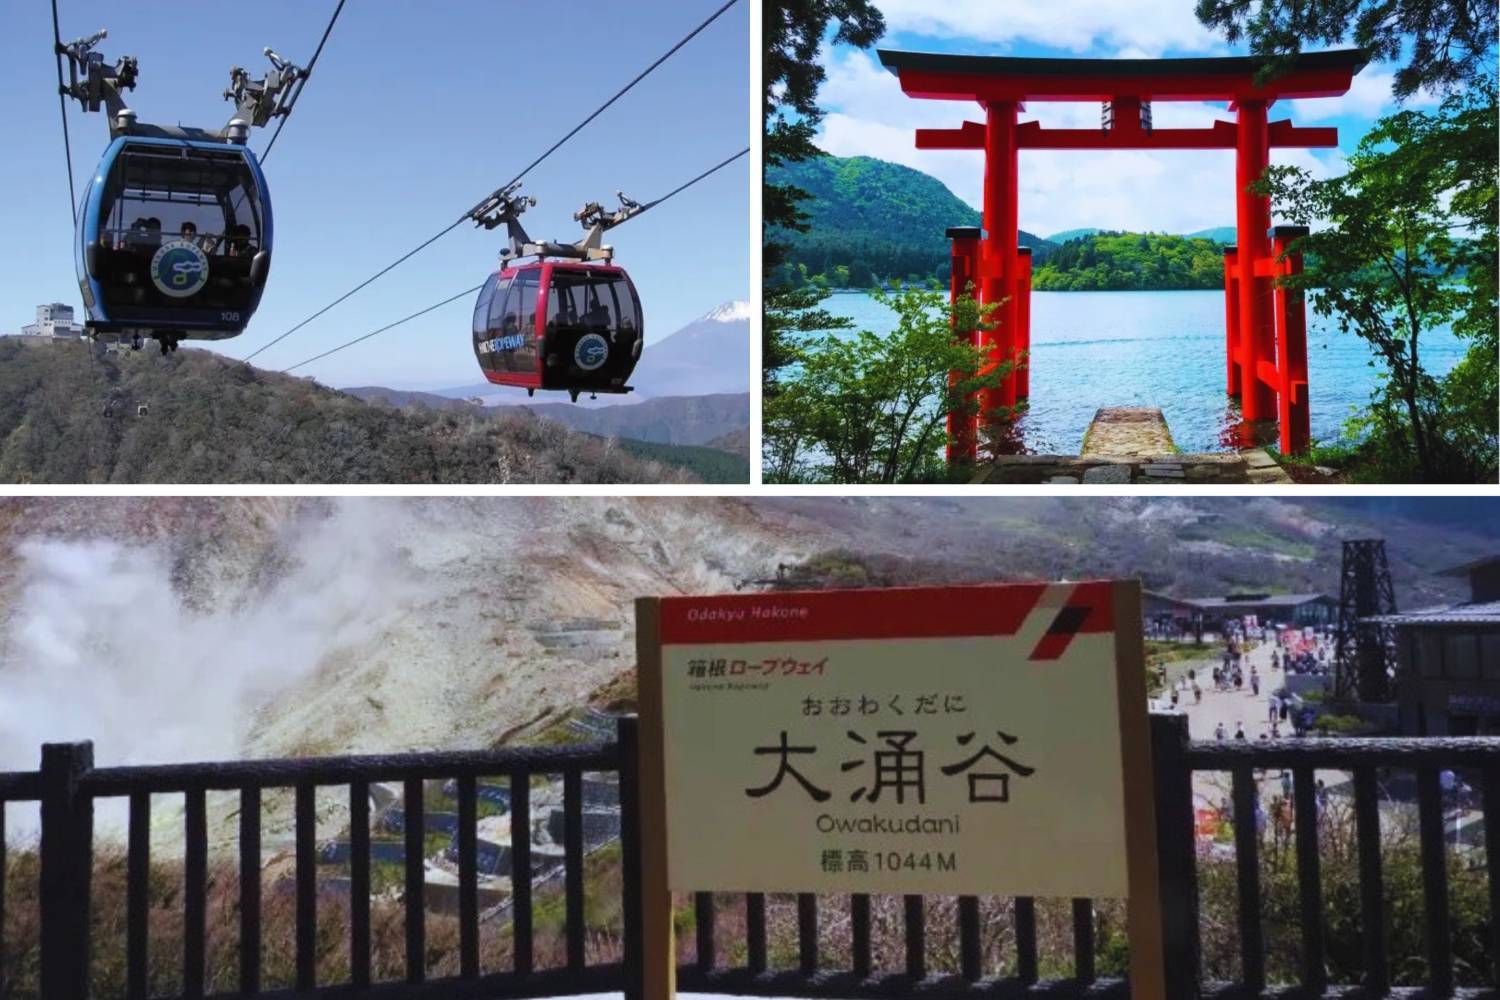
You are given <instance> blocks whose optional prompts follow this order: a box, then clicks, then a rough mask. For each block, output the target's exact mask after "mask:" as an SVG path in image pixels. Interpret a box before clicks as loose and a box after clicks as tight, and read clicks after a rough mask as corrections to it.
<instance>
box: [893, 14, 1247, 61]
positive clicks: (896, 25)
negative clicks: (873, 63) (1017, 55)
mask: <svg viewBox="0 0 1500 1000" xmlns="http://www.w3.org/2000/svg"><path fill="white" fill-rule="evenodd" d="M879 7H880V11H881V13H882V14H884V15H885V20H886V25H887V28H888V29H889V30H890V31H891V32H893V33H894V32H911V33H914V34H918V35H927V36H930V37H934V38H963V39H968V40H971V41H975V42H981V43H990V44H1013V43H1017V42H1032V43H1035V44H1039V45H1047V46H1051V47H1054V48H1059V49H1065V50H1067V51H1070V52H1087V51H1089V50H1090V49H1093V48H1095V47H1103V48H1106V49H1109V50H1110V51H1115V52H1120V53H1125V52H1128V53H1130V54H1131V55H1132V56H1134V57H1136V58H1155V57H1157V56H1160V55H1163V54H1164V53H1166V52H1168V51H1176V52H1216V51H1221V50H1222V49H1223V45H1224V43H1223V40H1222V39H1220V38H1219V37H1218V36H1216V35H1214V34H1213V33H1212V32H1210V31H1209V30H1208V29H1207V28H1205V27H1203V25H1201V24H1199V23H1198V19H1197V18H1196V17H1194V16H1193V6H1192V4H1190V3H1185V2H1183V0H1049V2H1048V3H1031V2H1023V0H943V2H941V3H935V2H933V0H880V2H879Z"/></svg>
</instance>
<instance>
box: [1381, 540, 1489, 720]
mask: <svg viewBox="0 0 1500 1000" xmlns="http://www.w3.org/2000/svg"><path fill="white" fill-rule="evenodd" d="M1443 575H1444V576H1457V577H1467V578H1468V581H1469V599H1468V600H1467V601H1462V602H1459V603H1456V604H1445V605H1439V606H1437V607H1431V608H1423V609H1421V610H1419V611H1408V612H1404V613H1401V614H1394V615H1382V616H1381V617H1379V618H1375V619H1372V620H1373V621H1377V622H1380V623H1381V624H1383V625H1389V626H1391V627H1392V628H1393V630H1394V638H1395V645H1396V655H1397V663H1398V667H1397V675H1396V693H1397V694H1396V696H1397V702H1398V707H1399V711H1400V717H1401V731H1402V733H1403V734H1406V735H1409V736H1497V735H1500V554H1497V555H1491V556H1486V557H1485V558H1483V559H1476V560H1474V561H1473V562H1468V563H1464V564H1463V565H1462V566H1454V567H1453V568H1451V569H1447V570H1444V571H1443Z"/></svg>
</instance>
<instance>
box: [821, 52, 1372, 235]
mask: <svg viewBox="0 0 1500 1000" xmlns="http://www.w3.org/2000/svg"><path fill="white" fill-rule="evenodd" d="M824 62H825V65H826V66H827V67H828V82H827V83H826V84H825V85H824V87H823V90H822V91H821V94H820V101H821V103H822V104H823V105H824V106H825V107H828V108H831V109H835V110H831V111H830V113H829V114H828V115H827V116H826V117H825V118H824V121H823V130H822V133H821V135H820V136H819V138H818V145H819V146H820V147H822V148H823V149H824V150H826V151H828V152H829V153H832V154H834V155H835V156H874V157H878V158H879V159H882V160H889V161H891V162H893V163H901V164H904V165H906V166H909V167H913V168H915V169H917V170H921V171H923V172H924V173H927V174H931V175H932V176H934V177H936V178H937V179H938V180H940V181H942V182H943V183H944V184H946V185H947V186H948V188H949V189H950V190H952V191H953V193H954V194H956V195H958V197H960V198H962V199H963V200H964V201H966V202H968V203H969V204H970V205H972V206H974V207H975V208H979V207H980V206H981V205H982V202H983V180H984V177H983V175H984V161H983V155H982V154H981V153H980V152H978V151H968V150H918V149H917V148H916V141H915V136H914V135H913V129H916V128H949V127H955V126H957V125H958V124H959V123H960V122H962V121H964V120H965V119H968V120H981V119H982V114H981V112H980V109H979V108H978V106H977V105H974V104H966V103H963V102H953V101H925V100H914V99H912V98H909V97H907V96H906V95H905V94H903V93H902V92H901V88H900V86H899V84H898V83H897V82H896V78H895V77H894V76H892V75H891V74H889V73H887V72H885V70H884V69H882V68H881V67H880V66H879V64H878V63H876V62H875V61H874V60H873V58H872V57H871V56H869V55H867V54H866V53H864V52H858V51H846V52H844V53H842V54H838V55H831V56H830V57H829V58H826V59H825V60H824ZM1153 110H1154V119H1155V122H1156V124H1157V125H1159V126H1161V127H1172V128H1186V127H1203V126H1206V125H1208V124H1209V123H1210V122H1212V121H1214V120H1215V119H1216V118H1226V119H1227V118H1228V117H1229V116H1228V114H1227V113H1226V112H1225V110H1224V109H1223V107H1222V106H1217V107H1216V106H1214V105H1209V104H1176V103H1164V104H1158V105H1156V106H1155V107H1154V109H1153ZM1032 119H1035V120H1038V121H1041V122H1042V123H1043V124H1044V125H1045V126H1046V127H1049V128H1091V127H1097V126H1098V123H1099V106H1098V105H1097V104H1053V103H1045V104H1044V103H1034V104H1032V105H1031V106H1030V107H1029V108H1028V109H1027V114H1026V115H1024V116H1023V120H1032ZM1271 161H1272V162H1273V163H1288V164H1295V165H1297V166H1301V167H1304V168H1306V169H1308V170H1310V171H1312V172H1313V173H1314V174H1315V175H1317V176H1329V175H1330V174H1332V173H1337V172H1340V171H1341V170H1342V169H1343V167H1342V157H1341V155H1340V154H1339V153H1338V151H1337V150H1331V151H1327V152H1326V153H1324V152H1317V153H1315V152H1314V151H1311V150H1303V149H1285V150H1273V152H1272V157H1271ZM1019 188H1020V212H1021V228H1022V229H1025V230H1026V231H1028V232H1031V233H1035V234H1037V235H1039V236H1046V235H1047V234H1049V233H1054V232H1058V231H1059V230H1063V229H1071V228H1074V227H1078V226H1098V227H1101V228H1110V229H1130V230H1152V231H1166V232H1191V231H1193V230H1197V229H1205V228H1208V227H1210V226H1220V225H1232V224H1233V223H1234V153H1233V152H1232V151H1231V150H1184V151H1171V152H1157V151H1151V150H1131V151H1110V152H1089V151H1072V150H1028V151H1023V152H1022V154H1021V176H1020V179H1019Z"/></svg>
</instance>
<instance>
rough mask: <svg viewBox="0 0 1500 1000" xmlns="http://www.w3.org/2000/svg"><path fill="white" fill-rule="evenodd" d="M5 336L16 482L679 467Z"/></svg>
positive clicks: (4, 436) (0, 458)
mask: <svg viewBox="0 0 1500 1000" xmlns="http://www.w3.org/2000/svg"><path fill="white" fill-rule="evenodd" d="M27 340H29V338H21V337H0V481H6V482H47V483H107V482H113V483H155V482H166V483H192V482H198V483H201V482H207V483H228V482H239V483H570V482H600V483H627V482H637V483H656V482H689V481H693V480H694V478H695V477H694V476H693V475H692V474H691V473H689V472H687V471H686V470H685V469H684V468H682V467H681V466H677V465H667V464H664V463H661V462H656V461H646V460H642V459H639V458H636V457H633V456H631V455H630V454H628V453H625V452H624V451H622V450H621V449H620V448H618V447H616V446H615V445H613V444H611V443H610V442H607V441H604V440H601V439H599V438H595V437H590V436H588V435H585V434H579V433H577V432H574V431H570V430H568V429H567V428H565V427H563V426H561V425H559V424H556V423H553V422H550V421H542V420H539V419H537V418H535V417H534V416H531V415H530V414H525V413H516V414H513V415H510V416H504V417H498V418H494V419H490V418H487V417H486V416H484V415H481V414H470V413H466V412H442V413H439V412H433V411H429V410H425V409H396V408H392V407H388V406H383V405H378V404H372V403H365V402H362V401H361V400H359V399H356V398H354V397H353V396H350V395H347V394H344V393H340V392H335V391H333V390H331V389H325V388H323V387H322V386H319V385H317V384H315V383H313V382H311V381H309V380H307V379H299V378H294V377H291V376H287V375H280V374H276V373H273V372H267V371H261V370H258V369H256V368H253V367H251V366H250V365H247V364H244V363H242V362H237V361H231V360H228V359H226V358H223V357H220V356H218V355H216V354H212V353H210V352H207V351H195V350H188V349H184V350H182V351H179V352H177V353H176V354H172V355H169V356H166V357H163V356H161V355H160V354H158V353H156V352H155V351H154V350H150V351H140V352H134V353H131V352H126V353H122V354H108V355H105V356H103V357H95V356H93V355H92V352H91V350H90V346H89V345H88V344H86V343H84V342H82V341H61V342H56V343H31V342H23V341H27Z"/></svg>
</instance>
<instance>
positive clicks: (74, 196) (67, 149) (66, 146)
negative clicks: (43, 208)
mask: <svg viewBox="0 0 1500 1000" xmlns="http://www.w3.org/2000/svg"><path fill="white" fill-rule="evenodd" d="M52 40H53V41H54V42H55V43H56V47H55V48H54V49H53V53H54V55H55V58H56V59H57V109H58V110H59V111H61V112H62V127H63V155H64V156H65V157H67V160H68V209H69V211H71V212H72V213H73V228H74V229H77V228H78V192H77V191H75V190H74V189H73V144H72V142H70V141H69V139H68V98H67V93H68V88H67V85H66V84H65V83H63V71H62V57H63V43H62V28H61V27H59V25H58V21H57V0H52Z"/></svg>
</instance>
